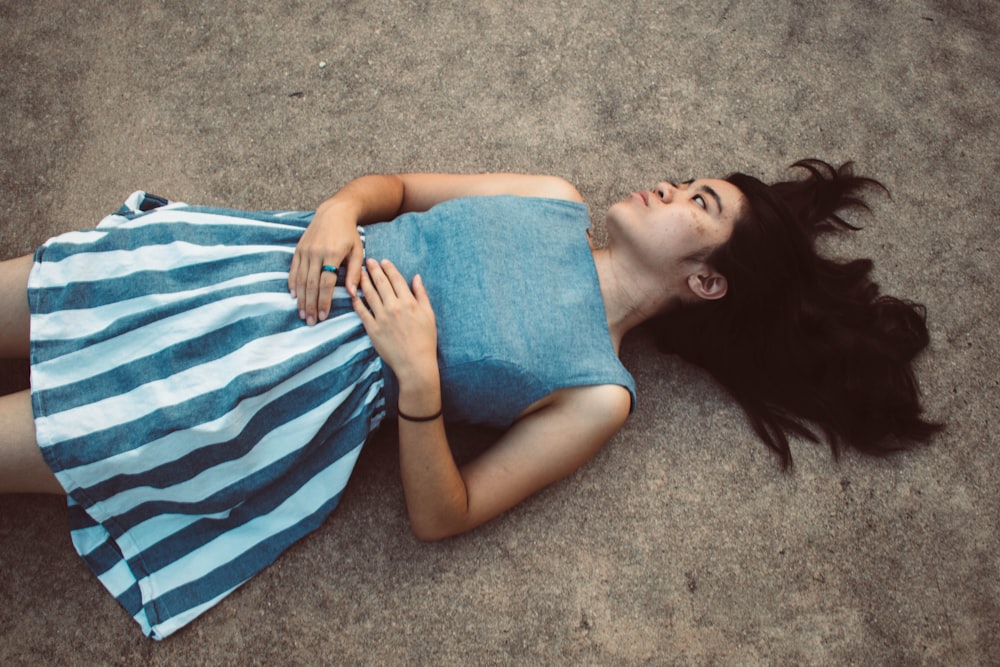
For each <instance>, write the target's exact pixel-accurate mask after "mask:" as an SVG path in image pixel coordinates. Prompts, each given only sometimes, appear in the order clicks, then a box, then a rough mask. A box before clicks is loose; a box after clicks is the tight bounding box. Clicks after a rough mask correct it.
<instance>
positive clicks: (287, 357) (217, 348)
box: [28, 193, 385, 638]
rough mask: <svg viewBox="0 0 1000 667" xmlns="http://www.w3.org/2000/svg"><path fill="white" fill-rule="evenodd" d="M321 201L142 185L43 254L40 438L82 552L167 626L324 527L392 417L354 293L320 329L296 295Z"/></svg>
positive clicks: (38, 266)
mask: <svg viewBox="0 0 1000 667" xmlns="http://www.w3.org/2000/svg"><path fill="white" fill-rule="evenodd" d="M310 218H311V214H310V213H299V212H257V213H247V212H241V211H228V210H222V209H208V208H195V207H190V206H186V205H184V204H170V203H164V202H163V201H162V200H159V199H158V198H153V197H151V196H147V195H145V194H144V193H136V194H134V195H133V196H132V197H130V198H129V200H128V201H127V202H126V205H125V206H124V207H123V208H122V210H121V211H119V212H118V213H117V214H116V215H112V216H109V217H108V218H106V219H105V220H104V221H102V222H101V224H100V225H99V226H98V227H97V228H96V229H93V230H88V231H82V232H73V233H70V234H65V235H62V236H60V237H57V238H55V239H52V240H50V241H49V242H47V243H46V244H45V245H44V246H42V247H41V248H40V249H39V250H38V252H37V253H36V262H35V267H34V269H33V271H32V274H31V278H30V282H29V290H28V292H29V300H30V303H31V309H32V318H31V327H32V370H31V374H32V401H33V406H34V410H35V426H36V433H37V437H38V442H39V445H40V446H41V448H42V453H43V454H44V456H45V458H46V461H48V463H49V465H50V466H51V467H52V469H53V471H54V472H55V474H56V477H57V478H58V479H59V481H60V482H61V483H62V485H63V486H64V487H65V489H66V490H67V492H68V495H69V507H70V522H71V524H70V525H71V529H72V538H73V543H74V545H75V547H76V549H77V551H78V552H79V553H80V555H81V556H82V557H83V558H84V560H85V561H86V562H87V564H88V565H89V566H90V567H91V569H92V570H93V571H94V573H95V574H97V576H98V577H99V578H100V580H101V582H102V583H103V584H104V585H105V586H106V587H107V589H108V590H109V591H110V592H111V593H112V595H114V596H115V598H116V599H117V600H118V601H119V602H120V603H121V604H122V605H123V606H124V607H125V608H126V610H128V612H129V613H130V614H132V616H133V617H134V618H135V619H136V621H138V622H139V624H140V625H141V626H142V629H143V631H144V632H145V633H146V634H147V635H149V636H152V637H154V638H163V637H166V636H168V635H170V634H171V633H173V632H174V631H176V630H177V629H179V628H180V627H183V626H184V625H185V624H186V623H188V622H190V621H191V620H192V619H193V618H195V617H196V616H198V615H199V614H201V613H202V612H204V611H205V610H207V609H208V608H210V607H211V606H212V605H214V604H215V603H216V602H218V601H219V600H220V599H221V598H223V597H224V596H225V595H227V594H228V593H229V592H231V591H232V590H233V589H235V588H236V587H237V586H239V585H240V584H241V583H243V582H244V581H246V580H247V579H249V578H250V577H251V576H253V575H254V574H255V573H256V572H258V571H260V570H261V569H263V568H264V567H266V566H267V565H268V564H270V563H271V562H273V560H274V559H275V558H276V557H277V556H278V555H279V554H280V553H281V552H282V551H283V550H284V549H286V548H287V547H288V546H289V545H291V544H292V543H293V542H294V541H296V540H297V539H299V538H301V537H302V536H303V535H305V534H307V533H308V532H310V531H312V530H314V529H315V528H316V527H318V526H319V525H320V524H321V523H322V522H323V520H324V519H325V518H326V516H327V515H328V514H329V513H330V512H331V511H332V510H333V508H334V507H335V506H336V505H337V502H338V501H339V499H340V496H341V493H342V491H343V489H344V486H345V484H346V482H347V479H348V477H349V476H350V473H351V470H352V468H353V466H354V463H355V461H356V459H357V457H358V454H359V452H360V449H361V446H362V445H363V443H364V441H365V439H366V438H367V436H368V435H369V433H370V432H371V431H372V430H373V429H374V428H375V427H376V426H378V423H379V422H380V420H381V419H382V416H383V415H384V412H385V411H384V407H385V406H384V399H383V398H382V392H383V386H382V362H381V360H380V359H379V358H378V356H377V355H376V353H375V351H374V349H373V348H372V345H371V342H370V341H369V339H368V337H367V336H366V335H365V333H364V329H363V327H362V326H361V323H360V320H359V319H358V318H357V316H356V315H355V314H354V312H353V310H352V308H351V304H350V298H349V297H348V295H347V293H346V291H345V290H344V289H343V288H341V287H338V288H337V289H336V290H335V295H334V305H333V308H332V313H331V317H330V318H329V319H328V320H327V321H325V322H323V323H321V324H319V325H317V326H315V327H307V326H305V325H304V324H303V323H302V322H301V321H300V320H299V318H298V315H297V306H296V303H295V301H294V300H293V299H292V298H291V297H290V296H289V295H288V290H287V277H288V266H289V263H290V261H291V256H292V253H293V251H294V248H295V244H296V242H297V241H298V238H299V236H300V235H301V233H302V229H303V228H304V226H305V225H306V224H308V222H309V219H310Z"/></svg>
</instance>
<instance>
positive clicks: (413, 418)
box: [396, 405, 444, 422]
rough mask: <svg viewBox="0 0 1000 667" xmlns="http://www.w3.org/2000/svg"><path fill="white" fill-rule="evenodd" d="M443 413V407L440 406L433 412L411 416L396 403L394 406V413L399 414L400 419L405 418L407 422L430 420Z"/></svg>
mask: <svg viewBox="0 0 1000 667" xmlns="http://www.w3.org/2000/svg"><path fill="white" fill-rule="evenodd" d="M443 413H444V408H443V407H442V408H441V409H440V410H438V411H437V412H435V413H434V414H432V415H428V416H426V417H411V416H410V415H408V414H406V413H405V412H403V411H402V410H400V409H399V406H398V405H397V406H396V415H397V416H399V418H400V419H405V420H406V421H408V422H432V421H434V420H435V419H437V418H438V417H440V416H441V415H442V414H443Z"/></svg>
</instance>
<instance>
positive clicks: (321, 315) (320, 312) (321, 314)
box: [319, 310, 326, 322]
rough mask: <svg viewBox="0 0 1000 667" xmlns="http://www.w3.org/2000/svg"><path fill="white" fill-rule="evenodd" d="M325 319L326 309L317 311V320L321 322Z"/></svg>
mask: <svg viewBox="0 0 1000 667" xmlns="http://www.w3.org/2000/svg"><path fill="white" fill-rule="evenodd" d="M325 319H326V311H325V310H321V311H319V321H320V322H322V321H323V320H325Z"/></svg>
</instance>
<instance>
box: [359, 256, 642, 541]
mask: <svg viewBox="0 0 1000 667" xmlns="http://www.w3.org/2000/svg"><path fill="white" fill-rule="evenodd" d="M367 269H368V271H367V272H366V273H365V274H364V275H363V276H362V279H361V287H362V289H363V290H364V293H365V296H366V300H367V302H368V304H367V306H366V305H365V304H364V303H362V302H361V300H360V299H359V298H355V302H354V303H355V311H356V312H357V313H358V315H359V317H361V319H362V322H363V323H364V326H365V329H366V331H367V332H368V334H369V336H370V337H371V339H372V342H373V344H374V345H375V348H376V350H377V351H378V353H379V355H380V356H382V358H383V360H385V362H386V363H388V364H389V366H390V367H391V368H392V369H393V372H394V373H395V375H396V377H397V379H398V380H399V406H398V407H399V410H400V411H402V412H403V413H406V414H409V415H413V416H421V417H422V416H428V415H434V414H435V413H437V412H438V411H439V410H440V408H441V387H440V378H439V371H438V365H437V350H436V348H437V331H436V328H435V323H434V313H433V310H432V308H431V305H430V302H429V300H428V298H427V293H426V291H425V290H424V287H423V283H422V282H421V280H420V277H419V276H416V277H415V278H414V280H413V289H412V291H411V290H410V288H409V286H408V285H407V284H406V280H405V279H404V278H403V276H402V275H401V274H400V273H399V272H398V271H397V270H396V269H395V267H394V266H392V264H391V263H390V262H383V263H382V264H379V263H377V262H375V261H374V260H371V259H369V260H368V263H367ZM630 403H631V398H630V396H629V393H628V390H626V389H625V388H624V387H618V386H615V385H596V386H591V387H573V388H570V389H563V390H560V391H557V392H555V393H554V394H553V395H552V396H551V397H549V399H548V400H546V401H543V404H542V405H540V406H538V407H537V409H535V410H534V411H533V412H531V413H530V414H528V415H526V416H524V417H522V418H521V419H519V420H518V421H517V422H516V423H515V424H514V425H513V426H512V427H511V429H510V430H509V431H508V432H507V433H505V434H504V435H503V436H502V437H501V438H500V440H499V441H498V442H497V443H496V444H494V445H493V446H492V447H491V448H490V449H489V450H488V451H486V452H485V453H484V454H482V455H481V456H480V457H478V458H477V459H475V460H474V461H472V462H471V463H469V464H467V465H465V466H463V467H462V468H459V467H458V466H457V465H456V464H455V459H454V458H453V456H452V454H451V450H450V448H449V446H448V441H447V437H446V435H445V430H444V424H443V422H442V420H441V419H440V418H437V419H434V420H431V421H410V420H407V419H404V418H400V419H399V450H400V451H399V457H400V470H401V474H402V479H403V490H404V493H405V496H406V506H407V511H408V513H409V516H410V525H411V527H412V529H413V532H414V534H415V535H417V536H418V537H419V538H421V539H425V540H431V539H440V538H444V537H448V536H450V535H456V534H458V533H462V532H465V531H467V530H470V529H472V528H474V527H476V526H478V525H479V524H481V523H483V522H485V521H488V520H489V519H492V518H493V517H495V516H497V515H498V514H500V513H502V512H504V511H506V510H508V509H510V508H511V507H513V506H514V505H516V504H517V503H518V502H520V501H521V500H523V499H525V498H527V497H528V496H530V495H531V494H533V493H535V492H536V491H538V490H540V489H542V488H543V487H545V486H547V485H548V484H551V483H552V482H555V481H556V480H559V479H561V478H563V477H566V476H567V475H569V474H570V473H572V472H573V471H574V470H576V469H577V468H578V467H580V466H581V465H583V463H585V462H586V461H587V460H588V459H590V458H591V457H592V456H593V455H594V454H595V453H596V452H597V451H598V450H599V449H600V448H601V447H602V446H603V445H604V443H606V442H607V441H608V439H609V438H610V437H611V436H612V435H613V434H614V433H615V432H616V431H617V430H618V429H619V428H620V427H621V425H622V424H623V423H624V422H625V418H626V417H627V416H628V413H629V408H630Z"/></svg>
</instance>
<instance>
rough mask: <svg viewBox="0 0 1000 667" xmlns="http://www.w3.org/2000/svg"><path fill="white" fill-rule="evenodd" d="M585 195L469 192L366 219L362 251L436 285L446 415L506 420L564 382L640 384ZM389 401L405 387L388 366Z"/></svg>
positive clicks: (495, 422) (432, 288) (497, 423)
mask: <svg viewBox="0 0 1000 667" xmlns="http://www.w3.org/2000/svg"><path fill="white" fill-rule="evenodd" d="M589 227H590V216H589V214H588V212H587V207H586V206H585V205H583V204H580V203H578V202H571V201H563V200H557V199H536V198H527V197H515V196H498V197H466V198H461V199H453V200H449V201H446V202H443V203H441V204H439V205H437V206H435V207H434V208H432V209H430V210H429V211H426V212H422V213H408V214H405V215H402V216H400V217H398V218H396V219H395V220H393V221H391V222H385V223H379V224H375V225H370V226H367V227H365V228H364V233H365V254H366V256H368V257H372V258H374V259H378V260H381V259H390V260H392V262H393V263H394V264H396V266H397V267H398V268H399V270H400V271H401V272H402V273H403V275H404V276H406V278H407V280H412V278H413V275H414V274H416V273H419V274H420V275H421V277H422V278H423V280H424V284H425V286H426V287H427V292H428V294H429V296H430V300H431V304H432V306H433V307H434V312H435V316H436V319H437V326H438V361H439V364H440V369H441V386H442V398H443V403H444V414H445V418H446V419H448V420H449V421H465V422H470V423H475V424H485V425H489V426H494V427H499V428H505V427H507V426H509V425H510V424H511V423H513V422H514V420H516V419H517V417H518V415H520V414H521V412H523V411H524V410H525V409H526V408H527V407H528V406H530V405H531V404H532V403H534V402H535V401H537V400H539V399H541V398H543V397H545V396H547V395H549V394H551V393H552V392H554V391H556V390H557V389H561V388H565V387H575V386H585V385H598V384H617V385H621V386H623V387H625V388H626V389H628V391H629V393H630V394H631V395H632V403H633V406H634V404H635V381H634V380H633V378H632V376H631V375H630V374H629V372H628V371H627V370H625V367H624V366H622V364H621V362H620V361H619V359H618V356H617V355H616V354H615V351H614V347H613V345H612V343H611V336H610V334H609V332H608V325H607V318H606V315H605V312H604V303H603V301H602V299H601V290H600V285H599V284H598V281H597V269H596V267H595V266H594V260H593V255H592V254H591V250H590V243H589V240H588V238H587V229H588V228H589ZM385 374H386V378H385V379H386V390H385V391H386V407H387V408H388V412H389V414H390V415H394V412H395V409H396V402H397V397H398V386H397V382H396V379H395V377H393V374H392V371H391V370H390V369H389V367H388V365H386V366H385Z"/></svg>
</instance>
